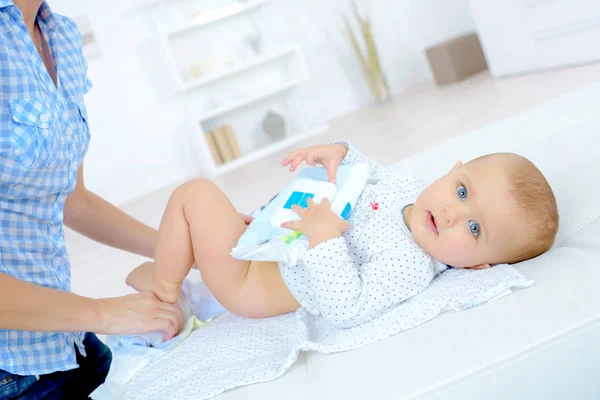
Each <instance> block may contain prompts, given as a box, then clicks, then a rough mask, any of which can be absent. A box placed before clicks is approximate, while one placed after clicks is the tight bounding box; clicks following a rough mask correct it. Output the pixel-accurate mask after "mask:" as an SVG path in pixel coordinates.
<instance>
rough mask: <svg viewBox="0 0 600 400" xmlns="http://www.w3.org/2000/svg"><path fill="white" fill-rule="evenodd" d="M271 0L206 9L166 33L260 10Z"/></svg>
mask: <svg viewBox="0 0 600 400" xmlns="http://www.w3.org/2000/svg"><path fill="white" fill-rule="evenodd" d="M269 1H271V0H252V1H244V2H240V1H238V2H234V3H231V4H228V5H226V6H223V7H219V8H217V9H215V10H212V11H204V12H202V13H200V14H199V15H198V16H197V17H196V18H195V19H194V21H191V22H189V23H186V24H183V25H180V26H177V27H174V28H169V29H166V30H165V32H164V33H165V35H166V36H168V37H174V36H179V35H183V34H186V33H188V32H191V31H194V30H196V29H198V28H201V27H206V26H208V25H210V24H212V23H215V22H219V21H223V20H225V19H228V18H231V17H235V16H239V15H242V14H244V13H247V12H249V11H253V10H258V9H259V8H260V7H262V6H263V5H265V4H266V3H268V2H269Z"/></svg>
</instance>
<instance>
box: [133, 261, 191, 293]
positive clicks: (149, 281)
mask: <svg viewBox="0 0 600 400" xmlns="http://www.w3.org/2000/svg"><path fill="white" fill-rule="evenodd" d="M125 283H126V284H127V286H131V287H132V288H134V289H135V290H137V291H138V292H151V293H154V295H155V296H156V297H158V298H159V299H160V300H161V301H164V302H166V303H175V302H176V301H177V299H178V298H179V290H180V289H181V284H179V285H176V284H171V283H168V282H156V281H155V279H154V263H153V262H151V261H149V262H145V263H143V264H142V265H140V266H139V267H137V268H136V269H134V270H133V271H131V272H130V273H129V275H128V276H127V279H126V280H125Z"/></svg>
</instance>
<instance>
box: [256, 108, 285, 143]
mask: <svg viewBox="0 0 600 400" xmlns="http://www.w3.org/2000/svg"><path fill="white" fill-rule="evenodd" d="M262 127H263V129H264V131H265V133H266V134H267V135H268V136H269V137H270V138H271V139H272V140H273V141H274V142H276V141H278V140H281V139H283V138H284V137H285V119H284V118H283V117H282V116H281V115H279V114H278V113H276V112H274V111H269V112H268V113H267V115H266V116H265V118H264V119H263V121H262Z"/></svg>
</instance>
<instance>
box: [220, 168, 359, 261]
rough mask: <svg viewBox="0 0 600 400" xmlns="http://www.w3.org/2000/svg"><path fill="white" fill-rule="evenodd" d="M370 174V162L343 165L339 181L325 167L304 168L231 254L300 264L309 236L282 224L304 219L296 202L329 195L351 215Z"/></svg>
mask: <svg viewBox="0 0 600 400" xmlns="http://www.w3.org/2000/svg"><path fill="white" fill-rule="evenodd" d="M370 177H371V174H370V172H369V166H368V164H350V165H341V166H339V167H338V169H337V172H336V183H335V184H334V183H331V182H328V181H327V171H326V169H325V168H323V167H309V168H304V169H303V170H302V171H300V173H299V174H298V176H297V177H296V178H295V179H294V180H292V181H291V182H290V183H289V184H288V185H287V186H286V188H285V189H284V190H282V191H281V192H280V193H279V194H278V195H277V196H276V197H275V198H274V199H273V200H271V202H270V203H269V204H268V205H267V206H266V207H265V208H264V209H263V210H262V212H261V213H260V214H259V215H258V216H257V217H256V218H255V219H254V221H252V223H251V224H250V225H249V226H248V229H246V232H244V234H243V235H242V237H241V238H240V239H239V240H238V243H237V245H236V247H235V248H234V249H233V250H232V252H231V255H232V256H233V257H234V258H237V259H239V260H253V261H277V262H286V263H289V264H297V262H298V259H299V258H300V256H301V255H302V254H303V253H304V252H305V251H307V250H308V238H307V237H306V236H304V235H303V234H302V233H301V232H297V231H293V230H291V229H286V228H282V227H281V224H282V223H284V222H287V221H295V220H298V219H300V217H299V216H298V215H297V214H296V213H295V212H293V211H292V205H294V204H297V205H299V206H300V207H306V206H307V200H308V198H312V199H313V201H314V202H315V203H320V202H321V200H322V199H324V198H327V199H328V200H329V201H330V202H331V210H332V211H333V212H334V213H336V214H337V215H339V216H340V217H342V218H344V219H348V217H349V216H350V213H351V212H352V209H353V208H354V206H355V204H356V202H357V201H358V198H359V197H360V195H361V193H362V191H363V189H364V188H365V185H366V184H367V180H368V179H369V178H370Z"/></svg>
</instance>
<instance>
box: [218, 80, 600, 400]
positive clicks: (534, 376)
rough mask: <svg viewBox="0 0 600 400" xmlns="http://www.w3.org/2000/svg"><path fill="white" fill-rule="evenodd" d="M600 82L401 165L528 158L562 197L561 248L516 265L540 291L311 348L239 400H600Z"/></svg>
mask: <svg viewBox="0 0 600 400" xmlns="http://www.w3.org/2000/svg"><path fill="white" fill-rule="evenodd" d="M599 104H600V83H596V84H593V85H588V86H587V87H584V88H582V89H580V90H578V91H576V92H573V93H571V94H569V95H566V96H563V97H561V98H558V99H555V100H552V101H550V102H548V103H545V104H542V105H540V106H538V107H536V108H534V109H531V110H529V111H527V112H525V113H523V114H521V115H519V116H516V117H513V118H510V119H507V120H504V121H500V122H497V123H495V124H493V125H490V126H487V127H485V128H483V129H479V130H478V131H475V132H472V133H469V134H467V135H464V136H462V137H460V138H457V139H455V140H451V141H448V142H446V143H443V144H441V145H439V146H437V147H435V148H433V149H431V150H428V151H426V152H424V153H422V154H419V155H416V156H414V157H411V158H410V159H407V160H404V161H402V162H400V163H399V164H397V168H399V169H402V170H406V171H410V172H413V173H417V174H419V175H421V176H423V177H425V178H427V179H429V180H431V179H434V178H435V177H437V176H439V175H441V174H442V173H444V172H445V171H446V170H447V169H449V168H450V167H451V166H452V165H454V163H455V162H456V160H457V159H462V160H464V161H467V160H469V159H471V158H474V157H475V156H478V155H481V154H485V153H490V152H498V151H512V152H517V153H520V154H522V155H524V156H527V157H529V158H530V159H531V160H532V161H533V162H534V163H536V164H537V165H538V166H539V167H540V169H541V170H542V171H543V172H544V174H545V175H546V176H547V178H548V180H549V181H550V183H551V185H552V186H553V188H554V191H555V193H556V197H557V201H558V206H559V211H560V217H561V220H560V223H561V226H560V230H559V233H558V237H557V241H556V245H555V247H554V248H553V249H552V250H551V251H550V252H548V253H546V254H545V255H542V256H540V257H538V258H536V259H534V260H530V261H527V262H523V263H521V264H519V265H518V266H517V268H518V269H519V270H520V271H521V272H522V273H523V274H525V275H526V276H527V277H528V278H531V279H533V280H535V282H536V284H535V285H534V286H533V287H532V288H529V289H526V290H522V291H518V292H516V293H515V294H513V295H511V296H508V297H505V298H503V299H501V300H499V301H496V302H492V303H489V304H486V305H483V306H480V307H476V308H474V309H471V310H468V311H464V312H460V313H451V314H444V315H442V316H439V317H437V318H435V319H434V320H432V321H430V322H427V323H425V324H423V325H421V326H419V327H416V328H414V329H410V330H408V331H405V332H403V333H400V334H398V335H396V336H393V337H391V338H388V339H385V340H382V341H380V342H377V343H375V344H373V345H370V346H366V347H364V348H361V349H358V350H354V351H349V352H345V353H337V354H319V353H313V352H311V353H308V354H305V355H301V357H300V359H299V360H298V362H297V363H296V365H294V366H293V367H292V368H291V369H290V370H289V371H288V372H287V373H286V374H284V375H283V376H282V377H281V378H279V379H277V380H275V381H272V382H268V383H265V384H257V385H252V386H247V387H241V388H238V389H234V390H231V391H228V392H225V393H224V394H223V395H221V396H220V397H218V399H220V400H234V399H262V400H270V399H286V400H293V399H315V400H316V399H440V400H441V399H444V400H447V399H461V400H470V399H473V400H481V399H486V400H488V399H528V400H529V399H600V371H599V369H600V318H599V317H600V290H598V288H599V287H600V107H599Z"/></svg>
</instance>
